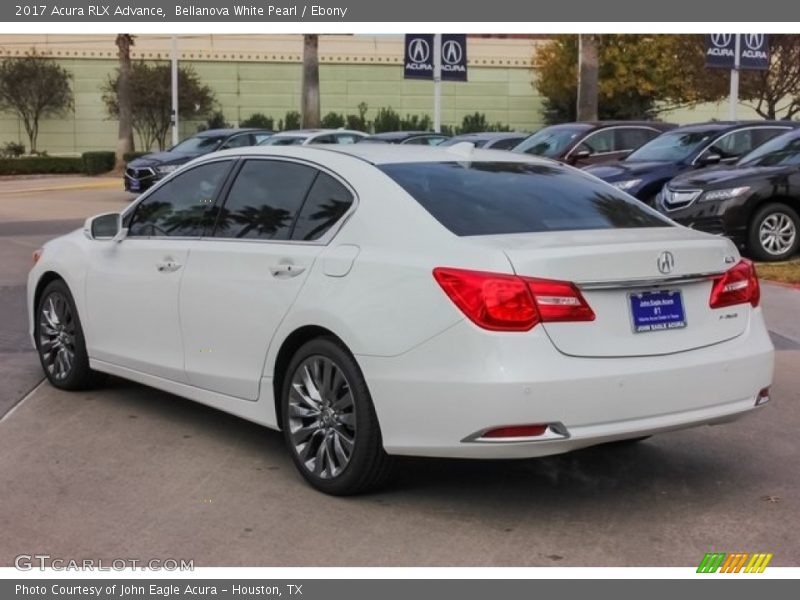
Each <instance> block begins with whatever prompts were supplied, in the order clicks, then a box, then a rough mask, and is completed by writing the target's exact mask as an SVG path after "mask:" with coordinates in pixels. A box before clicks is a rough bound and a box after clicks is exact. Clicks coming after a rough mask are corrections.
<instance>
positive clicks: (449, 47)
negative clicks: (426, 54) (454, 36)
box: [442, 40, 463, 65]
mask: <svg viewBox="0 0 800 600" xmlns="http://www.w3.org/2000/svg"><path fill="white" fill-rule="evenodd" d="M462 55H463V51H462V50H461V44H459V43H458V42H457V41H455V40H448V41H446V42H445V43H444V44H442V60H443V61H444V62H446V63H447V64H450V65H457V64H458V63H460V62H461V56H462Z"/></svg>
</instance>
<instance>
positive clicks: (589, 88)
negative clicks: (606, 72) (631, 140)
mask: <svg viewBox="0 0 800 600" xmlns="http://www.w3.org/2000/svg"><path fill="white" fill-rule="evenodd" d="M599 47H600V36H599V35H593V34H591V33H588V34H580V35H579V36H578V100H577V118H578V120H579V121H596V120H597V95H598V93H599V90H598V80H597V78H598V64H597V60H598V56H597V55H598V50H599Z"/></svg>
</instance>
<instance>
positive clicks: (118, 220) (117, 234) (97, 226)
mask: <svg viewBox="0 0 800 600" xmlns="http://www.w3.org/2000/svg"><path fill="white" fill-rule="evenodd" d="M127 233H128V230H127V229H125V228H123V227H122V215H121V214H120V213H104V214H102V215H96V216H94V217H89V218H88V219H86V222H85V223H84V225H83V234H84V235H85V236H86V237H87V238H89V239H90V240H113V241H115V242H121V241H122V240H123V239H125V236H126V235H127Z"/></svg>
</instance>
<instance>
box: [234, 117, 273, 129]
mask: <svg viewBox="0 0 800 600" xmlns="http://www.w3.org/2000/svg"><path fill="white" fill-rule="evenodd" d="M239 127H257V128H259V129H275V119H273V118H272V117H268V116H267V115H265V114H262V113H253V114H252V115H250V116H249V117H247V118H246V119H245V120H244V121H242V122H241V123H239Z"/></svg>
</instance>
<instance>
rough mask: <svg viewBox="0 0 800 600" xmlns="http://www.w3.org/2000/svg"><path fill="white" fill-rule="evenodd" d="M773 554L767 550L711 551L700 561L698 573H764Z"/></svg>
mask: <svg viewBox="0 0 800 600" xmlns="http://www.w3.org/2000/svg"><path fill="white" fill-rule="evenodd" d="M771 560H772V554H770V553H766V552H756V553H753V554H750V553H748V552H734V553H732V554H725V553H724V552H709V553H707V554H706V555H705V556H704V557H703V560H702V561H700V566H699V567H697V572H698V573H763V572H764V569H766V568H767V565H768V564H769V561H771Z"/></svg>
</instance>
